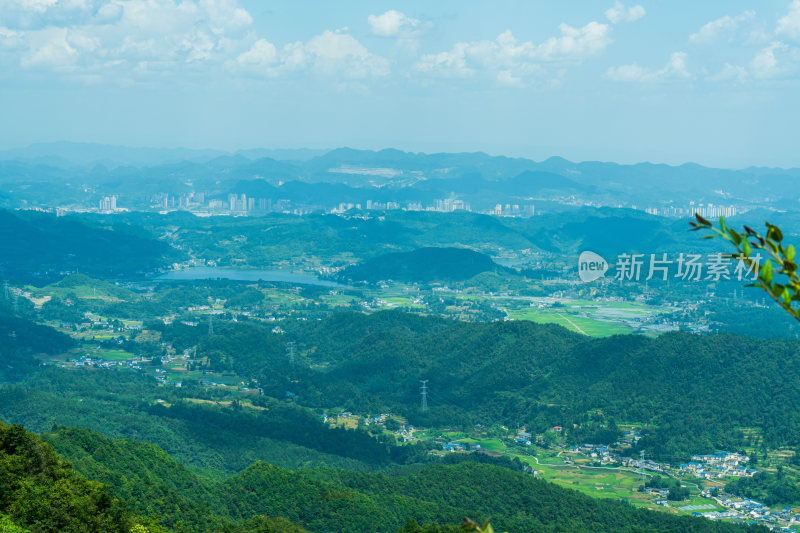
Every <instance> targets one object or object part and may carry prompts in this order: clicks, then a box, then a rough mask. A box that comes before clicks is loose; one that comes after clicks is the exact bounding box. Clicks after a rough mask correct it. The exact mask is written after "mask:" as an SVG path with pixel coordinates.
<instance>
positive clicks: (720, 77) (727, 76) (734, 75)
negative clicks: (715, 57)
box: [708, 63, 750, 83]
mask: <svg viewBox="0 0 800 533" xmlns="http://www.w3.org/2000/svg"><path fill="white" fill-rule="evenodd" d="M749 78H750V75H749V73H748V72H747V69H746V68H745V67H743V66H741V65H731V64H730V63H725V66H724V67H722V70H721V71H719V72H718V73H717V74H714V75H712V76H709V78H708V79H710V80H711V81H720V82H729V81H736V82H738V83H744V82H746V81H747V80H748V79H749Z"/></svg>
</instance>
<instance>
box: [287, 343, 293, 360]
mask: <svg viewBox="0 0 800 533" xmlns="http://www.w3.org/2000/svg"><path fill="white" fill-rule="evenodd" d="M286 357H287V358H288V359H289V365H291V366H294V341H289V342H287V343H286Z"/></svg>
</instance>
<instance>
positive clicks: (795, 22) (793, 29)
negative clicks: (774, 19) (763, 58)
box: [775, 0, 800, 40]
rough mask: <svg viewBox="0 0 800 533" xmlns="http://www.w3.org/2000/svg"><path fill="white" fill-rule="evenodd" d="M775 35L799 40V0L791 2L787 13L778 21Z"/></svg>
mask: <svg viewBox="0 0 800 533" xmlns="http://www.w3.org/2000/svg"><path fill="white" fill-rule="evenodd" d="M775 33H776V34H777V35H781V36H783V37H786V38H788V39H793V40H800V0H792V3H791V4H789V12H788V13H787V14H786V15H784V16H783V17H781V18H780V19H778V26H777V28H775Z"/></svg>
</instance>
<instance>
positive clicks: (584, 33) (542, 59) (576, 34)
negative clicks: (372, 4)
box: [415, 22, 612, 85]
mask: <svg viewBox="0 0 800 533" xmlns="http://www.w3.org/2000/svg"><path fill="white" fill-rule="evenodd" d="M559 29H560V31H561V35H560V36H559V37H551V38H549V39H547V40H546V41H544V42H542V43H538V44H537V43H534V42H532V41H524V42H519V41H518V40H517V39H516V38H515V37H514V35H513V34H512V33H511V30H506V31H504V32H503V33H501V34H500V35H498V36H497V38H496V39H495V40H494V41H489V40H483V41H471V42H459V43H456V44H454V45H453V47H452V48H451V49H450V50H447V51H444V52H439V53H436V54H425V55H423V56H422V57H420V59H419V61H417V63H416V65H415V69H416V70H417V71H420V72H425V73H429V74H435V75H442V76H451V77H452V76H455V77H470V76H474V75H477V74H478V73H480V72H485V73H487V74H488V75H490V76H491V77H492V78H494V79H495V81H496V82H497V83H500V84H502V85H524V81H523V80H524V78H526V77H530V76H533V75H536V76H541V75H542V74H544V73H545V72H546V69H545V68H544V66H545V65H547V64H554V63H575V62H580V61H582V60H584V59H586V58H588V57H591V56H594V55H597V54H599V53H601V52H603V51H604V50H605V48H606V47H607V46H608V44H609V43H611V41H612V39H611V36H610V26H608V25H607V24H601V23H598V22H590V23H589V24H586V25H585V26H583V27H582V28H573V27H572V26H569V25H568V24H561V25H560V26H559Z"/></svg>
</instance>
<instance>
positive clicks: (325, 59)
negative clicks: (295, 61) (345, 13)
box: [305, 30, 389, 78]
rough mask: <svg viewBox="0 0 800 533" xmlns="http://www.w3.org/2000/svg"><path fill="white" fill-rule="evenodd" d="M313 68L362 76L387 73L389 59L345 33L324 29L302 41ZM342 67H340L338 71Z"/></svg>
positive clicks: (350, 75) (329, 72) (354, 76)
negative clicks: (305, 41)
mask: <svg viewBox="0 0 800 533" xmlns="http://www.w3.org/2000/svg"><path fill="white" fill-rule="evenodd" d="M305 52H306V55H307V56H308V58H309V59H310V64H311V65H312V68H313V69H314V70H316V71H318V72H323V73H327V74H331V73H334V72H337V71H340V72H343V73H344V74H345V75H346V76H348V77H353V78H364V77H367V76H370V75H375V76H384V75H386V74H388V73H389V62H388V61H387V60H386V59H384V58H382V57H379V56H376V55H374V54H371V53H370V52H369V51H368V50H367V49H366V48H365V47H364V45H362V44H361V43H360V42H358V41H357V40H356V39H355V38H353V37H352V36H351V35H348V34H347V33H343V32H340V31H337V32H333V31H330V30H326V31H325V32H323V33H322V34H321V35H317V36H316V37H314V38H313V39H311V40H310V41H308V43H306V44H305ZM340 69H341V70H340Z"/></svg>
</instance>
